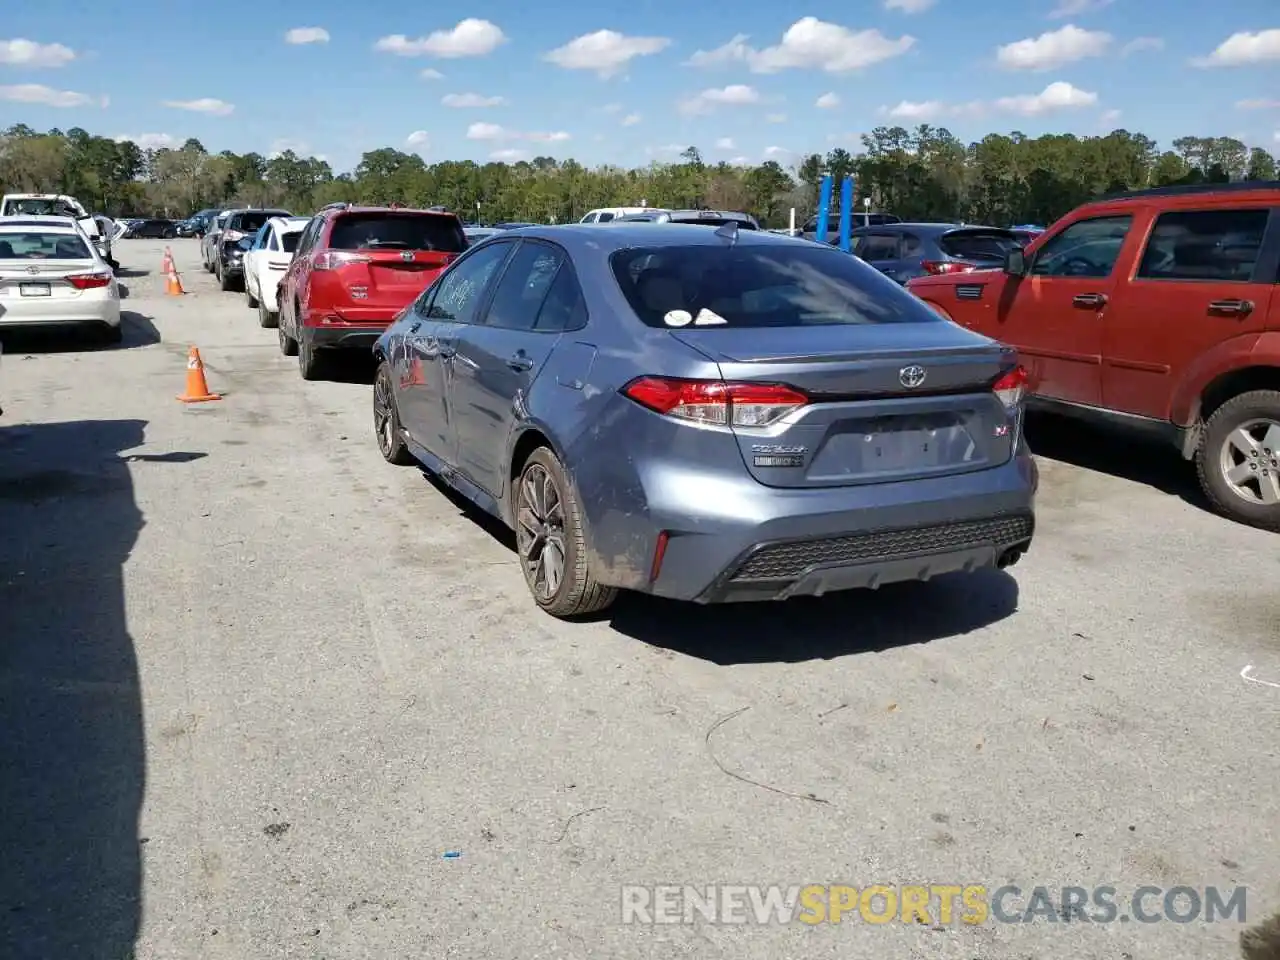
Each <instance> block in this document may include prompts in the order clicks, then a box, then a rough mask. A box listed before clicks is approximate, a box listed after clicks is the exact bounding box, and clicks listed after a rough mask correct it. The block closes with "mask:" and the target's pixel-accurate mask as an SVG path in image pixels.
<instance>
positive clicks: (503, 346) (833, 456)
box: [373, 223, 1037, 617]
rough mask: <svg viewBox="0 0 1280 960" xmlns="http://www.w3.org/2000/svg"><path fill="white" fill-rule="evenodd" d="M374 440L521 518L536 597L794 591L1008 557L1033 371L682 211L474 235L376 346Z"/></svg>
mask: <svg viewBox="0 0 1280 960" xmlns="http://www.w3.org/2000/svg"><path fill="white" fill-rule="evenodd" d="M374 354H375V356H376V359H377V361H378V372H377V377H376V380H375V382H374V391H373V410H374V420H375V428H376V435H377V440H378V445H379V448H380V449H381V451H382V455H383V456H384V457H385V458H386V459H387V460H388V461H390V462H392V463H397V464H412V463H420V464H422V465H423V466H425V467H426V468H428V469H429V470H430V471H432V472H433V473H435V474H437V475H438V476H439V477H440V478H441V479H443V480H444V481H445V482H446V483H448V484H449V485H451V486H452V487H454V488H456V489H457V490H458V491H460V492H461V493H462V494H464V495H465V496H466V497H467V498H469V499H470V500H472V501H474V502H475V503H476V504H477V505H478V506H480V507H481V508H483V509H484V510H486V511H488V512H489V513H492V514H493V515H494V516H496V517H498V518H500V519H501V520H502V521H503V522H505V523H506V524H508V525H509V526H510V527H512V528H513V529H514V530H515V533H516V541H517V544H518V546H519V551H520V559H521V561H522V565H523V568H524V573H525V578H526V580H527V582H528V584H529V589H530V591H531V592H532V594H533V596H534V599H535V600H536V601H537V603H538V605H539V606H540V607H542V608H543V609H544V610H546V611H547V612H548V613H551V614H554V615H555V616H560V617H568V616H575V615H581V614H585V613H590V612H592V611H596V610H600V609H602V608H604V607H606V606H607V605H608V604H609V603H610V602H611V601H612V600H613V598H614V597H615V595H616V594H617V591H618V590H620V589H622V590H636V591H640V592H644V593H652V594H657V595H660V596H664V597H672V598H678V599H682V600H692V601H697V602H701V603H710V602H720V601H736V600H757V599H760V600H763V599H782V598H786V597H791V596H798V595H816V594H822V593H826V592H828V591H833V590H844V589H849V588H855V587H877V586H879V585H880V584H883V583H889V582H892V581H899V580H924V579H928V578H929V577H933V576H937V575H939V574H942V573H949V572H953V571H972V570H975V569H978V568H982V567H989V566H1001V567H1004V566H1008V565H1010V564H1012V563H1014V562H1015V561H1016V560H1017V559H1018V558H1019V557H1020V556H1021V555H1022V554H1023V553H1024V552H1025V551H1026V550H1027V548H1028V546H1029V545H1030V543H1031V537H1032V533H1033V530H1034V518H1033V502H1034V496H1035V490H1036V485H1037V472H1036V467H1035V464H1034V462H1033V460H1032V458H1031V455H1030V453H1029V451H1028V450H1027V446H1026V442H1025V441H1024V439H1023V436H1022V401H1023V392H1024V389H1025V381H1026V374H1025V371H1023V370H1022V369H1021V368H1020V367H1018V366H1017V364H1016V359H1015V355H1014V354H1013V353H1012V352H1011V351H1010V350H1009V349H1008V348H1005V347H1002V346H1001V345H999V344H997V343H995V342H993V341H991V340H988V339H986V338H985V337H982V336H979V335H977V334H974V333H972V332H970V331H968V330H965V329H963V328H962V327H959V326H956V325H955V324H953V323H951V322H949V321H946V320H943V319H941V318H939V316H938V315H937V314H935V313H934V312H933V311H932V310H931V309H930V308H928V307H927V306H925V305H924V304H923V303H921V302H920V301H919V300H917V299H916V298H915V297H913V296H912V295H911V294H909V293H907V292H906V291H904V290H903V289H902V288H901V287H900V286H898V284H896V283H894V282H893V281H892V280H889V279H888V278H886V277H884V276H883V275H882V274H880V273H879V272H878V271H876V270H874V269H873V268H871V267H869V266H867V265H866V264H864V263H862V262H861V261H859V260H858V259H857V258H855V257H850V256H849V255H848V254H845V253H842V252H841V251H839V250H837V249H835V248H832V247H827V246H819V245H816V244H813V243H809V242H807V241H805V240H801V239H791V238H789V237H783V236H779V235H777V234H771V233H765V232H757V231H748V230H743V231H741V232H739V231H738V230H737V229H736V228H735V227H734V226H733V225H727V226H724V227H720V228H712V227H701V226H690V225H687V224H672V225H667V224H650V223H646V224H636V225H634V226H631V225H626V224H619V225H617V226H613V227H611V228H610V229H608V230H601V229H600V228H599V227H594V226H590V225H587V226H581V225H568V226H559V227H531V228H524V229H520V230H514V231H510V232H507V233H504V234H502V235H500V236H498V237H495V238H493V239H490V240H486V241H484V242H482V243H480V244H478V245H476V246H475V247H473V248H471V249H470V250H468V251H467V252H466V254H464V255H463V256H462V257H460V258H459V259H458V260H457V261H455V262H454V263H453V264H452V265H451V266H450V267H449V268H448V269H447V270H446V271H445V272H444V273H442V274H441V275H440V276H439V278H437V279H436V281H435V282H434V283H433V284H432V285H431V286H430V287H429V288H428V289H427V290H426V291H425V292H424V293H423V294H422V295H421V296H420V297H418V299H417V300H416V301H415V302H414V303H412V304H411V305H410V306H409V307H407V308H406V309H405V311H404V312H403V313H402V314H401V315H400V316H399V317H398V318H397V319H396V321H395V322H394V323H393V324H392V325H391V327H390V328H389V329H388V330H387V331H386V333H385V334H384V335H383V336H382V337H381V338H380V339H379V340H378V342H377V345H376V346H375V347H374Z"/></svg>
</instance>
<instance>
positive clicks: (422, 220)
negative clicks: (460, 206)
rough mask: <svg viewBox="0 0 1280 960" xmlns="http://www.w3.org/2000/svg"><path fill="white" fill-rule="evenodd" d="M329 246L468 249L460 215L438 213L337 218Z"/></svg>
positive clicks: (352, 248)
mask: <svg viewBox="0 0 1280 960" xmlns="http://www.w3.org/2000/svg"><path fill="white" fill-rule="evenodd" d="M329 247H330V249H332V250H377V249H379V248H383V249H388V250H435V251H439V252H440V253H461V252H462V251H463V250H466V249H467V238H466V236H465V235H464V234H463V232H462V225H461V224H460V223H459V222H458V218H457V217H450V216H441V215H440V214H435V213H353V214H348V215H347V216H344V217H339V218H338V219H337V220H336V221H335V222H334V224H333V232H332V233H331V234H330V235H329Z"/></svg>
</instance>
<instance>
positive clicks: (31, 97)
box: [0, 83, 93, 107]
mask: <svg viewBox="0 0 1280 960" xmlns="http://www.w3.org/2000/svg"><path fill="white" fill-rule="evenodd" d="M0 100H12V101H13V102H14V103H40V104H43V105H44V106H46V107H83V106H87V105H88V104H90V103H92V102H93V98H92V97H86V96H85V95H84V94H83V93H76V92H75V91H73V90H55V89H53V88H52V87H46V86H44V85H43V84H40V83H19V84H16V85H15V86H11V87H0Z"/></svg>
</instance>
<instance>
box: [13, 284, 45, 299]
mask: <svg viewBox="0 0 1280 960" xmlns="http://www.w3.org/2000/svg"><path fill="white" fill-rule="evenodd" d="M18 293H19V294H21V295H22V296H24V297H48V296H51V295H52V293H53V289H52V288H51V287H50V286H49V284H47V283H21V284H19V285H18Z"/></svg>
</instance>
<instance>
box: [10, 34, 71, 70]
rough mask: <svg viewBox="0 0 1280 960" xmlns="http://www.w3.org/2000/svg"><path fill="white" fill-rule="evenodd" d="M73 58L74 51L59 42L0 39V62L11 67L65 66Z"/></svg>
mask: <svg viewBox="0 0 1280 960" xmlns="http://www.w3.org/2000/svg"><path fill="white" fill-rule="evenodd" d="M75 58H76V52H75V51H74V50H72V49H71V48H70V47H64V46H63V45H62V44H60V43H36V42H35V41H34V40H23V39H22V38H18V39H17V40H0V63H7V64H9V65H10V66H13V67H65V66H66V65H67V64H68V63H70V62H71V61H72V60H74V59H75Z"/></svg>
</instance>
